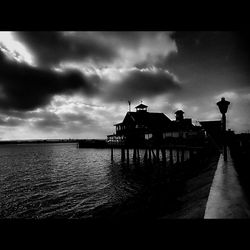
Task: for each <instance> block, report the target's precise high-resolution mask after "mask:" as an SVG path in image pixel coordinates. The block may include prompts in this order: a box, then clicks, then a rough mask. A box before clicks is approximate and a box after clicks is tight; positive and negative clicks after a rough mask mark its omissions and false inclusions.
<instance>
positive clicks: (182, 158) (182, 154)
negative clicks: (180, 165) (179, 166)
mask: <svg viewBox="0 0 250 250" xmlns="http://www.w3.org/2000/svg"><path fill="white" fill-rule="evenodd" d="M184 154H185V150H184V148H183V149H182V150H181V162H184Z"/></svg>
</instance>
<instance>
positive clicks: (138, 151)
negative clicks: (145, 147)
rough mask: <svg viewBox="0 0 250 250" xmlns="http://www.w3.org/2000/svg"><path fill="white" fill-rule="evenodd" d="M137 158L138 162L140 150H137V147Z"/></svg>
mask: <svg viewBox="0 0 250 250" xmlns="http://www.w3.org/2000/svg"><path fill="white" fill-rule="evenodd" d="M137 160H138V163H139V164H140V150H139V148H137Z"/></svg>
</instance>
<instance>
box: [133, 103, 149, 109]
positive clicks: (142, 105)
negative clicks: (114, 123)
mask: <svg viewBox="0 0 250 250" xmlns="http://www.w3.org/2000/svg"><path fill="white" fill-rule="evenodd" d="M147 107H148V106H147V105H144V104H142V103H141V104H139V105H138V106H136V107H135V108H136V109H138V108H139V109H144V108H147Z"/></svg>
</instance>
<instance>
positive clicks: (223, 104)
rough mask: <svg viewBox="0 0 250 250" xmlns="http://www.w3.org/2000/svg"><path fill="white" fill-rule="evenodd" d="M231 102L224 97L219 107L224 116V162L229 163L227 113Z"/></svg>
mask: <svg viewBox="0 0 250 250" xmlns="http://www.w3.org/2000/svg"><path fill="white" fill-rule="evenodd" d="M229 104H230V102H229V101H226V100H225V98H224V97H222V98H221V100H220V101H219V102H217V105H218V107H219V109H220V112H221V114H222V131H223V137H224V138H223V140H224V145H223V147H224V161H227V146H226V113H227V109H228V106H229Z"/></svg>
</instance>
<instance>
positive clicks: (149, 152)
mask: <svg viewBox="0 0 250 250" xmlns="http://www.w3.org/2000/svg"><path fill="white" fill-rule="evenodd" d="M148 159H149V162H150V164H151V148H149V149H148Z"/></svg>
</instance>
